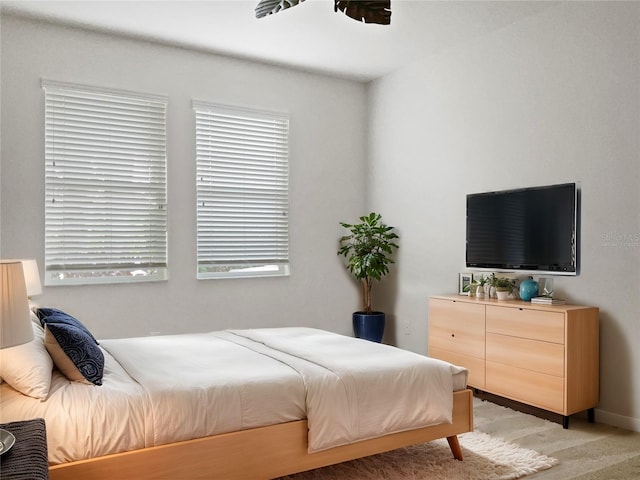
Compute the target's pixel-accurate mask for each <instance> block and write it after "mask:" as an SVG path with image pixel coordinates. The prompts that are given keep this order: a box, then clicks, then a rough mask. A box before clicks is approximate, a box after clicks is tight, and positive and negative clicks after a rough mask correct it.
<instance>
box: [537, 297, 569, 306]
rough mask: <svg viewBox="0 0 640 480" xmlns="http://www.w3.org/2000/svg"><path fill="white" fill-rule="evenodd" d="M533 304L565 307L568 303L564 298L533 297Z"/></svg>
mask: <svg viewBox="0 0 640 480" xmlns="http://www.w3.org/2000/svg"><path fill="white" fill-rule="evenodd" d="M531 303H542V304H543V305H564V304H565V303H567V301H566V300H565V299H563V298H553V297H533V298H532V299H531Z"/></svg>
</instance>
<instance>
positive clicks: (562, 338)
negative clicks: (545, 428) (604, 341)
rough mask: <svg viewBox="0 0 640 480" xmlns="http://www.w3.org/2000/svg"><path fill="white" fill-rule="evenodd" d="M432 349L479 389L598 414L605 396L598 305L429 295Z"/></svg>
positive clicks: (565, 412)
mask: <svg viewBox="0 0 640 480" xmlns="http://www.w3.org/2000/svg"><path fill="white" fill-rule="evenodd" d="M428 343H429V355H430V356H431V357H435V358H439V359H442V360H447V361H449V362H451V363H455V364H457V365H461V366H463V367H466V368H467V369H468V370H469V380H468V384H469V385H470V386H471V387H474V388H476V389H478V390H482V391H484V392H488V393H492V394H495V395H499V396H501V397H505V398H509V399H511V400H515V401H517V402H521V403H524V404H528V405H531V406H534V407H537V408H541V409H544V410H548V411H551V412H554V413H557V414H560V415H562V416H563V426H564V427H565V428H568V426H569V416H570V415H572V414H574V413H577V412H581V411H584V410H586V411H587V412H588V415H589V420H590V421H593V414H594V408H595V407H596V406H597V405H598V397H599V309H598V308H596V307H587V306H580V305H568V304H567V305H541V304H532V303H530V302H523V301H521V300H509V301H501V302H497V301H496V300H492V299H484V300H482V299H475V298H465V297H460V296H458V295H450V296H446V295H445V296H433V297H431V298H430V299H429V340H428Z"/></svg>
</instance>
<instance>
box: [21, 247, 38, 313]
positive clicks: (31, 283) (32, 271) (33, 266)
mask: <svg viewBox="0 0 640 480" xmlns="http://www.w3.org/2000/svg"><path fill="white" fill-rule="evenodd" d="M22 268H23V270H24V281H25V283H26V286H27V297H28V298H29V308H30V309H32V310H33V309H34V308H37V305H36V304H35V303H33V302H32V301H31V297H35V296H36V295H41V294H42V284H41V283H40V272H39V271H38V262H36V261H35V260H34V259H28V260H22Z"/></svg>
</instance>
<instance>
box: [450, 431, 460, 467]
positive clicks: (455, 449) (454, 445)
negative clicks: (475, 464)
mask: <svg viewBox="0 0 640 480" xmlns="http://www.w3.org/2000/svg"><path fill="white" fill-rule="evenodd" d="M447 442H449V448H450V449H451V453H453V458H455V459H456V460H460V461H462V448H460V442H459V441H458V436H457V435H454V436H452V437H447Z"/></svg>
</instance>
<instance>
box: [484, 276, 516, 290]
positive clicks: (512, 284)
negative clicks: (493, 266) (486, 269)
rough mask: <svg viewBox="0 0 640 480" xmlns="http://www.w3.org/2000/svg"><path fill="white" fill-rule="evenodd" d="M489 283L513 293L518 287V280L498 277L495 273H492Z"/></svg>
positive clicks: (498, 288) (497, 288)
mask: <svg viewBox="0 0 640 480" xmlns="http://www.w3.org/2000/svg"><path fill="white" fill-rule="evenodd" d="M489 283H490V284H491V285H493V286H494V287H495V289H496V290H501V291H504V292H509V293H512V292H513V290H514V288H516V281H515V280H514V279H512V278H507V277H496V275H495V274H494V273H492V274H491V278H490V279H489Z"/></svg>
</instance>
